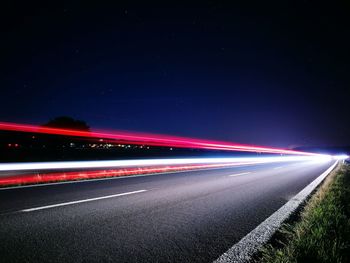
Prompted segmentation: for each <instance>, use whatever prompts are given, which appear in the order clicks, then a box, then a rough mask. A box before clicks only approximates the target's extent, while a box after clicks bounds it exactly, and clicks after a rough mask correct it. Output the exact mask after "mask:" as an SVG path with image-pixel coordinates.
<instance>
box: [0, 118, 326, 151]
mask: <svg viewBox="0 0 350 263" xmlns="http://www.w3.org/2000/svg"><path fill="white" fill-rule="evenodd" d="M0 130H6V131H17V132H30V133H42V134H53V135H64V136H75V137H81V138H96V139H97V140H98V139H101V138H104V139H112V140H114V141H115V142H122V143H124V144H125V143H126V144H145V145H149V146H166V147H177V148H193V149H210V150H224V151H244V152H259V153H278V154H297V155H310V156H311V155H312V156H316V155H320V154H316V153H308V152H301V151H294V150H287V149H279V148H272V147H263V146H254V145H244V144H236V143H228V142H219V141H211V140H202V139H192V138H184V137H176V136H168V135H155V134H147V133H135V132H121V131H114V132H106V131H91V132H88V131H78V130H69V129H57V128H48V127H43V126H36V125H28V124H17V123H6V122H0Z"/></svg>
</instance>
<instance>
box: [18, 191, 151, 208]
mask: <svg viewBox="0 0 350 263" xmlns="http://www.w3.org/2000/svg"><path fill="white" fill-rule="evenodd" d="M146 191H147V190H138V191H132V192H126V193H121V194H114V195H106V196H101V197H95V198H89V199H83V200H77V201H71V202H65V203H59V204H54V205H46V206H39V207H33V208H27V209H23V210H21V212H32V211H37V210H43V209H49V208H54V207H60V206H67V205H74V204H80V203H86V202H92V201H97V200H102V199H108V198H114V197H118V196H124V195H131V194H137V193H142V192H146Z"/></svg>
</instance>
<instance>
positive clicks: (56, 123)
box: [42, 116, 90, 131]
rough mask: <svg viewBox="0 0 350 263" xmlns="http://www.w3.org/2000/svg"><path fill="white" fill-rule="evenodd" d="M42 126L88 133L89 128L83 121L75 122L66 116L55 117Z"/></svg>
mask: <svg viewBox="0 0 350 263" xmlns="http://www.w3.org/2000/svg"><path fill="white" fill-rule="evenodd" d="M42 126H43V127H50V128H61V129H70V130H79V131H90V127H89V125H88V124H87V123H86V122H85V121H82V120H75V119H73V118H72V117H68V116H60V117H56V118H54V119H51V120H50V121H49V122H47V123H46V124H44V125H42Z"/></svg>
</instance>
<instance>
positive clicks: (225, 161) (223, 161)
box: [0, 156, 332, 186]
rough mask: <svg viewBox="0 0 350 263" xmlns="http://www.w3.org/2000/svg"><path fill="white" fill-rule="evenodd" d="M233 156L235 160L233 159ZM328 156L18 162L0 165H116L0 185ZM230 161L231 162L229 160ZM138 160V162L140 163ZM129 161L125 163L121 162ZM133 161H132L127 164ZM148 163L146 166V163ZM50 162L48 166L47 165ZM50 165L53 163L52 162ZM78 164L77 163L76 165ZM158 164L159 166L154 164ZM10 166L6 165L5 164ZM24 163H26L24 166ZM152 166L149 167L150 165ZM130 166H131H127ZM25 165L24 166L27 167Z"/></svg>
mask: <svg viewBox="0 0 350 263" xmlns="http://www.w3.org/2000/svg"><path fill="white" fill-rule="evenodd" d="M233 159H235V161H233ZM331 159H332V157H322V158H320V157H315V156H313V157H310V156H299V158H298V157H296V156H289V157H266V158H264V157H262V158H211V159H209V158H202V159H160V160H127V161H95V162H57V163H29V164H25V163H21V164H6V165H0V168H1V170H2V171H6V169H8V170H7V171H10V170H9V169H11V168H12V171H14V170H15V168H18V170H28V169H30V170H32V169H37V170H40V169H48V168H51V169H58V168H59V169H69V168H70V169H73V168H106V167H112V166H113V165H112V164H113V163H114V167H118V166H119V167H120V166H121V167H120V168H118V169H108V170H92V171H91V170H90V171H68V172H44V173H38V172H37V173H31V174H20V175H12V176H3V177H0V186H10V185H26V184H37V183H48V182H61V181H73V180H83V179H98V178H107V177H119V176H130V175H142V174H156V173H168V172H178V171H191V170H200V169H213V168H224V167H233V166H240V165H252V164H263V163H272V162H288V161H317V162H320V161H321V162H322V161H328V160H331ZM230 160H231V161H230ZM140 161H141V162H140ZM125 162H127V163H129V166H126V165H125ZM131 163H133V164H131ZM137 163H138V165H140V164H143V165H144V166H143V167H133V166H134V165H136V164H137ZM146 163H148V165H149V166H147V164H146ZM49 164H51V165H49ZM52 164H54V165H52ZM73 164H74V165H73ZM79 164H80V165H79ZM98 164H99V166H98ZM155 164H157V165H160V164H161V165H162V166H154V165H155ZM9 165H10V166H9ZM26 165H27V166H26ZM150 165H152V166H150ZM130 167H131V168H130ZM27 168H28V169H27Z"/></svg>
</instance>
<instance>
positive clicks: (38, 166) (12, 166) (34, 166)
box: [0, 156, 332, 171]
mask: <svg viewBox="0 0 350 263" xmlns="http://www.w3.org/2000/svg"><path fill="white" fill-rule="evenodd" d="M331 158H332V157H331V156H269V157H241V158H239V157H236V158H232V157H231V158H172V159H140V160H114V161H70V162H32V163H2V164H0V171H25V170H54V169H91V168H116V167H135V166H138V167H144V166H155V165H157V166H161V165H184V164H186V165H187V164H189V165H194V164H215V163H216V164H218V163H222V164H224V163H273V162H290V161H306V160H329V159H331Z"/></svg>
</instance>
